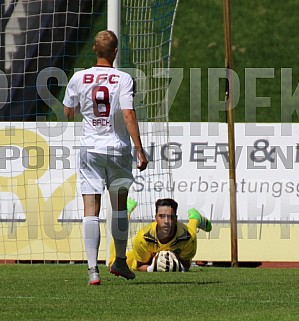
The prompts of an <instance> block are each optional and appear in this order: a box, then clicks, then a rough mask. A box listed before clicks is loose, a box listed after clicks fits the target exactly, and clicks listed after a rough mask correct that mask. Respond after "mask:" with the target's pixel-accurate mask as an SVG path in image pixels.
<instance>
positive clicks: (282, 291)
mask: <svg viewBox="0 0 299 321" xmlns="http://www.w3.org/2000/svg"><path fill="white" fill-rule="evenodd" d="M100 272H101V275H102V285H101V286H97V287H95V286H94V287H91V286H88V285H87V271H86V265H81V264H80V265H50V264H49V265H39V264H34V265H22V264H17V265H1V266H0V274H1V278H0V288H1V293H0V320H13V321H14V320H19V321H21V320H26V321H29V320H38V321H40V320H53V321H54V320H64V321H66V320H84V321H85V320H109V321H113V320H130V321H131V320H135V321H139V320H140V321H143V320H149V321H151V320H152V321H153V320H156V321H157V320H158V321H159V320H179V321H181V320H184V321H188V320H219V321H220V320H221V321H224V320H225V321H226V320H230V321H232V320H238V321H239V320H242V321H246V320H252V321H253V320H254V321H256V320H259V321H262V320H267V321H271V320H284V321H288V320H299V310H298V297H299V269H250V268H214V267H209V268H199V267H196V268H192V269H191V271H190V272H188V273H140V272H139V273H137V278H136V279H135V280H133V281H126V280H124V279H122V278H117V277H115V276H113V275H111V274H109V273H108V271H107V268H106V267H105V266H100Z"/></svg>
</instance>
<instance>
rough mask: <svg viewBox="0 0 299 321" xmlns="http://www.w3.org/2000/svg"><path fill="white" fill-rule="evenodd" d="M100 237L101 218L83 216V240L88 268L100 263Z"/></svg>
mask: <svg viewBox="0 0 299 321" xmlns="http://www.w3.org/2000/svg"><path fill="white" fill-rule="evenodd" d="M100 239H101V238H100V226H99V218H98V217H97V216H85V217H84V218H83V240H84V244H85V251H86V256H87V261H88V268H91V267H93V266H97V265H98V253H99V247H100Z"/></svg>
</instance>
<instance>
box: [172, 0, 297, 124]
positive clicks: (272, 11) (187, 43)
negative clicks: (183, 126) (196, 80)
mask: <svg viewBox="0 0 299 321" xmlns="http://www.w3.org/2000/svg"><path fill="white" fill-rule="evenodd" d="M230 2H231V25H232V46H233V69H234V70H235V71H236V72H237V74H238V76H239V79H240V100H239V103H238V105H237V107H236V108H235V116H236V117H235V118H236V121H237V122H244V121H245V122H255V119H256V121H257V122H288V121H286V119H289V121H293V122H298V115H297V113H294V115H293V114H292V112H291V111H289V109H288V108H289V107H290V106H286V104H281V68H292V74H293V87H292V89H293V91H295V89H296V87H297V85H298V82H299V81H298V79H299V65H298V46H299V33H298V26H299V21H298V19H297V17H296V15H294V14H293V12H297V11H298V9H299V2H298V1H296V0H285V1H282V2H281V1H272V0H261V1H248V0H231V1H230ZM223 20H224V19H223V1H222V0H192V6H190V2H189V1H183V0H182V1H180V2H179V5H178V11H177V15H176V20H175V24H174V32H173V45H172V55H171V67H172V68H183V70H184V79H183V81H182V83H181V86H180V89H179V91H178V93H177V96H176V98H175V101H174V104H173V106H172V107H171V110H170V119H171V121H194V120H197V121H208V120H209V117H208V108H209V107H211V106H209V105H208V77H207V73H208V69H209V68H220V67H221V68H223V67H224V28H223ZM190 68H201V72H202V77H201V86H200V87H198V91H201V96H202V97H201V102H200V101H199V102H198V110H197V111H195V115H192V117H191V119H190V112H189V104H190V98H189V96H190V81H189V75H190ZM246 68H273V69H274V78H269V79H262V78H261V79H258V81H257V96H259V97H270V100H271V101H270V107H261V106H259V107H258V108H257V110H256V111H255V110H254V112H252V109H250V106H249V105H246V108H245V95H246V90H245V70H246ZM224 92H225V91H224V86H223V90H222V91H221V92H220V93H219V99H220V100H223V99H224ZM293 109H294V108H293ZM212 116H213V118H215V115H212ZM216 116H217V115H216ZM216 119H219V121H225V114H224V113H222V114H220V115H219V117H216ZM214 121H215V120H214Z"/></svg>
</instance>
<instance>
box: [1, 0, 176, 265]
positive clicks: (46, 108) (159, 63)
mask: <svg viewBox="0 0 299 321" xmlns="http://www.w3.org/2000/svg"><path fill="white" fill-rule="evenodd" d="M111 3H112V4H114V5H117V4H118V5H120V12H119V13H118V18H116V19H114V23H115V22H117V21H120V26H121V31H120V34H119V38H120V48H119V54H120V55H119V56H120V60H119V61H117V64H118V67H119V68H122V69H124V70H126V71H127V72H129V73H131V74H132V76H133V77H134V80H135V82H136V95H135V104H136V106H135V107H136V112H137V116H138V119H139V122H140V129H141V135H142V141H143V144H144V147H145V149H146V152H147V153H148V157H149V161H150V162H149V166H148V169H147V170H146V171H144V172H142V175H141V174H140V173H139V172H138V171H137V170H136V171H135V172H134V176H135V177H136V183H135V186H134V185H133V186H132V188H131V190H130V197H131V198H133V199H135V200H136V201H137V202H138V210H136V211H135V212H134V213H133V215H132V217H131V219H132V220H131V222H132V224H131V228H132V234H131V235H130V238H132V237H133V235H134V233H135V231H136V229H137V228H139V227H140V225H142V224H144V223H145V222H148V221H151V220H152V219H153V215H154V213H153V211H154V203H155V200H156V199H157V198H161V197H172V196H173V194H172V191H171V190H165V189H159V188H154V189H151V190H149V188H148V186H149V182H152V181H153V180H159V181H171V171H170V167H169V166H168V159H169V157H168V152H169V151H168V149H167V144H168V137H169V136H168V109H169V106H168V92H167V89H168V86H169V82H170V76H169V64H170V49H171V38H172V30H173V23H174V17H175V13H176V10H177V4H178V0H134V1H131V0H122V1H115V0H113V1H112V2H111ZM106 4H107V1H98V0H84V1H79V0H77V1H73V0H72V1H71V0H67V1H61V0H54V1H53V0H51V1H50V0H36V1H34V5H33V2H30V1H25V0H19V1H9V0H2V1H0V8H1V11H0V12H1V43H0V48H1V57H0V66H1V72H0V81H1V85H2V88H1V89H0V107H1V108H0V120H1V122H0V257H1V260H3V261H8V260H13V261H29V262H37V261H38V262H48V261H51V262H52V261H83V260H85V259H86V258H85V250H84V247H83V242H82V235H81V221H82V217H83V206H82V197H81V195H80V191H79V189H78V186H77V184H76V152H77V147H78V138H79V132H80V123H79V122H74V123H72V124H67V123H65V122H63V116H62V113H63V107H62V104H61V101H62V98H63V94H64V90H65V86H66V84H67V80H68V78H70V76H71V75H72V74H73V73H74V71H75V70H76V69H81V68H87V67H89V66H90V65H92V64H93V63H94V55H93V53H92V52H91V50H90V49H91V45H92V42H93V38H94V35H95V33H96V32H97V31H98V30H101V29H105V28H114V27H112V26H111V25H110V23H108V25H107V10H106ZM108 9H109V8H108ZM110 10H111V11H113V12H114V11H115V9H112V8H111V7H110V9H109V10H108V11H109V12H110ZM114 13H115V12H114ZM109 14H110V13H109ZM45 120H47V121H45ZM133 152H134V151H133ZM106 203H107V204H108V202H106ZM104 205H105V204H104ZM107 210H108V205H107V206H104V207H103V209H102V211H101V216H100V218H101V230H102V235H103V237H104V239H105V224H106V223H105V221H106V213H107ZM99 259H100V260H105V259H106V246H105V241H102V244H101V248H100V254H99Z"/></svg>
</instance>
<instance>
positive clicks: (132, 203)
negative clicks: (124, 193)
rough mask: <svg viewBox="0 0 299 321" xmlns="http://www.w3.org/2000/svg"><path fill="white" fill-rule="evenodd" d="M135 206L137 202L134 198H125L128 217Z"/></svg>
mask: <svg viewBox="0 0 299 321" xmlns="http://www.w3.org/2000/svg"><path fill="white" fill-rule="evenodd" d="M136 206H137V202H136V201H135V200H133V199H132V198H129V197H128V199H127V210H128V217H129V218H130V216H131V214H132V212H133V211H134V209H135V208H136Z"/></svg>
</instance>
